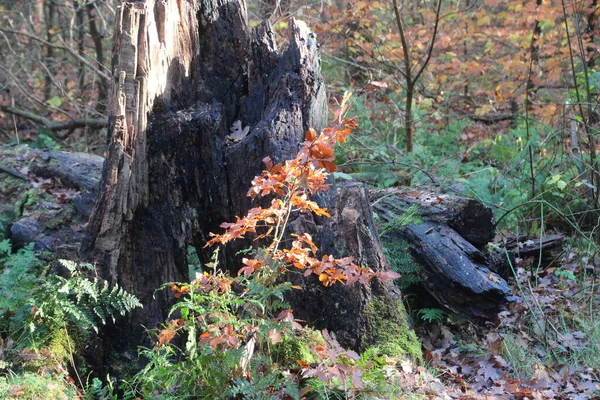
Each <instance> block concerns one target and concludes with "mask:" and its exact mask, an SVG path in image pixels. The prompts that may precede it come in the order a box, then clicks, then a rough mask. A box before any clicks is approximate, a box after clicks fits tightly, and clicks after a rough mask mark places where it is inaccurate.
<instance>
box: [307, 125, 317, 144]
mask: <svg viewBox="0 0 600 400" xmlns="http://www.w3.org/2000/svg"><path fill="white" fill-rule="evenodd" d="M316 139H317V131H315V130H314V129H313V128H310V129H309V130H307V131H306V133H305V134H304V140H306V141H308V142H314V141H315V140H316Z"/></svg>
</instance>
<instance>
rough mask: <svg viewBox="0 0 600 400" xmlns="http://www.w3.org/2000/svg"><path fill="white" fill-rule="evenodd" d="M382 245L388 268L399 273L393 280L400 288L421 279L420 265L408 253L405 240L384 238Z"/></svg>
mask: <svg viewBox="0 0 600 400" xmlns="http://www.w3.org/2000/svg"><path fill="white" fill-rule="evenodd" d="M382 245H383V253H384V254H385V257H386V259H387V260H388V263H389V265H390V268H391V269H392V270H393V271H395V272H398V273H399V274H400V275H401V276H400V278H398V279H396V281H395V283H396V284H397V285H398V286H399V287H400V288H401V289H406V288H407V287H409V286H411V285H414V284H416V283H419V282H422V281H423V277H422V276H421V267H420V266H419V264H417V263H416V262H415V260H414V258H413V257H412V255H411V254H410V252H409V248H408V244H407V243H406V242H392V241H388V240H385V239H384V241H383V242H382Z"/></svg>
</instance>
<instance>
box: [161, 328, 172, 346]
mask: <svg viewBox="0 0 600 400" xmlns="http://www.w3.org/2000/svg"><path fill="white" fill-rule="evenodd" d="M174 337H175V329H173V328H172V327H169V328H166V329H163V330H162V331H160V332H159V334H158V346H159V347H160V346H162V345H164V344H166V343H169V342H170V341H171V340H172V339H173V338H174Z"/></svg>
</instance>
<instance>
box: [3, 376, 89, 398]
mask: <svg viewBox="0 0 600 400" xmlns="http://www.w3.org/2000/svg"><path fill="white" fill-rule="evenodd" d="M0 398H2V399H24V400H28V399H31V400H46V399H52V400H61V399H65V400H67V399H74V398H78V393H77V390H76V388H75V386H73V385H71V384H69V383H67V381H66V379H64V377H63V376H59V375H54V374H49V375H46V376H42V375H39V374H34V373H23V374H11V375H9V376H8V377H0Z"/></svg>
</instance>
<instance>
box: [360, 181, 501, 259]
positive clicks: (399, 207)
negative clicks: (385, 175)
mask: <svg viewBox="0 0 600 400" xmlns="http://www.w3.org/2000/svg"><path fill="white" fill-rule="evenodd" d="M371 199H372V201H373V202H374V205H377V207H376V209H377V210H378V212H380V213H383V215H384V216H385V215H387V217H386V218H387V219H393V218H395V217H396V216H398V215H401V214H403V213H405V212H406V211H407V210H408V208H409V207H410V206H412V205H416V206H418V214H419V216H420V217H421V218H423V219H426V220H428V221H431V222H434V223H438V224H440V225H447V226H449V227H450V228H452V229H454V230H455V231H456V232H457V233H458V234H460V235H461V236H462V237H463V238H465V239H466V240H467V241H469V242H470V243H471V244H473V245H474V246H476V247H478V248H481V247H482V246H485V245H486V244H487V243H489V242H491V241H492V240H493V238H494V229H495V226H494V215H493V214H492V211H491V210H490V209H489V208H488V207H486V206H484V205H483V204H482V203H481V202H479V201H477V200H475V199H472V198H468V197H462V196H455V195H449V194H445V193H440V192H436V191H433V190H430V189H423V190H416V189H394V188H392V189H386V190H374V191H371Z"/></svg>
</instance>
